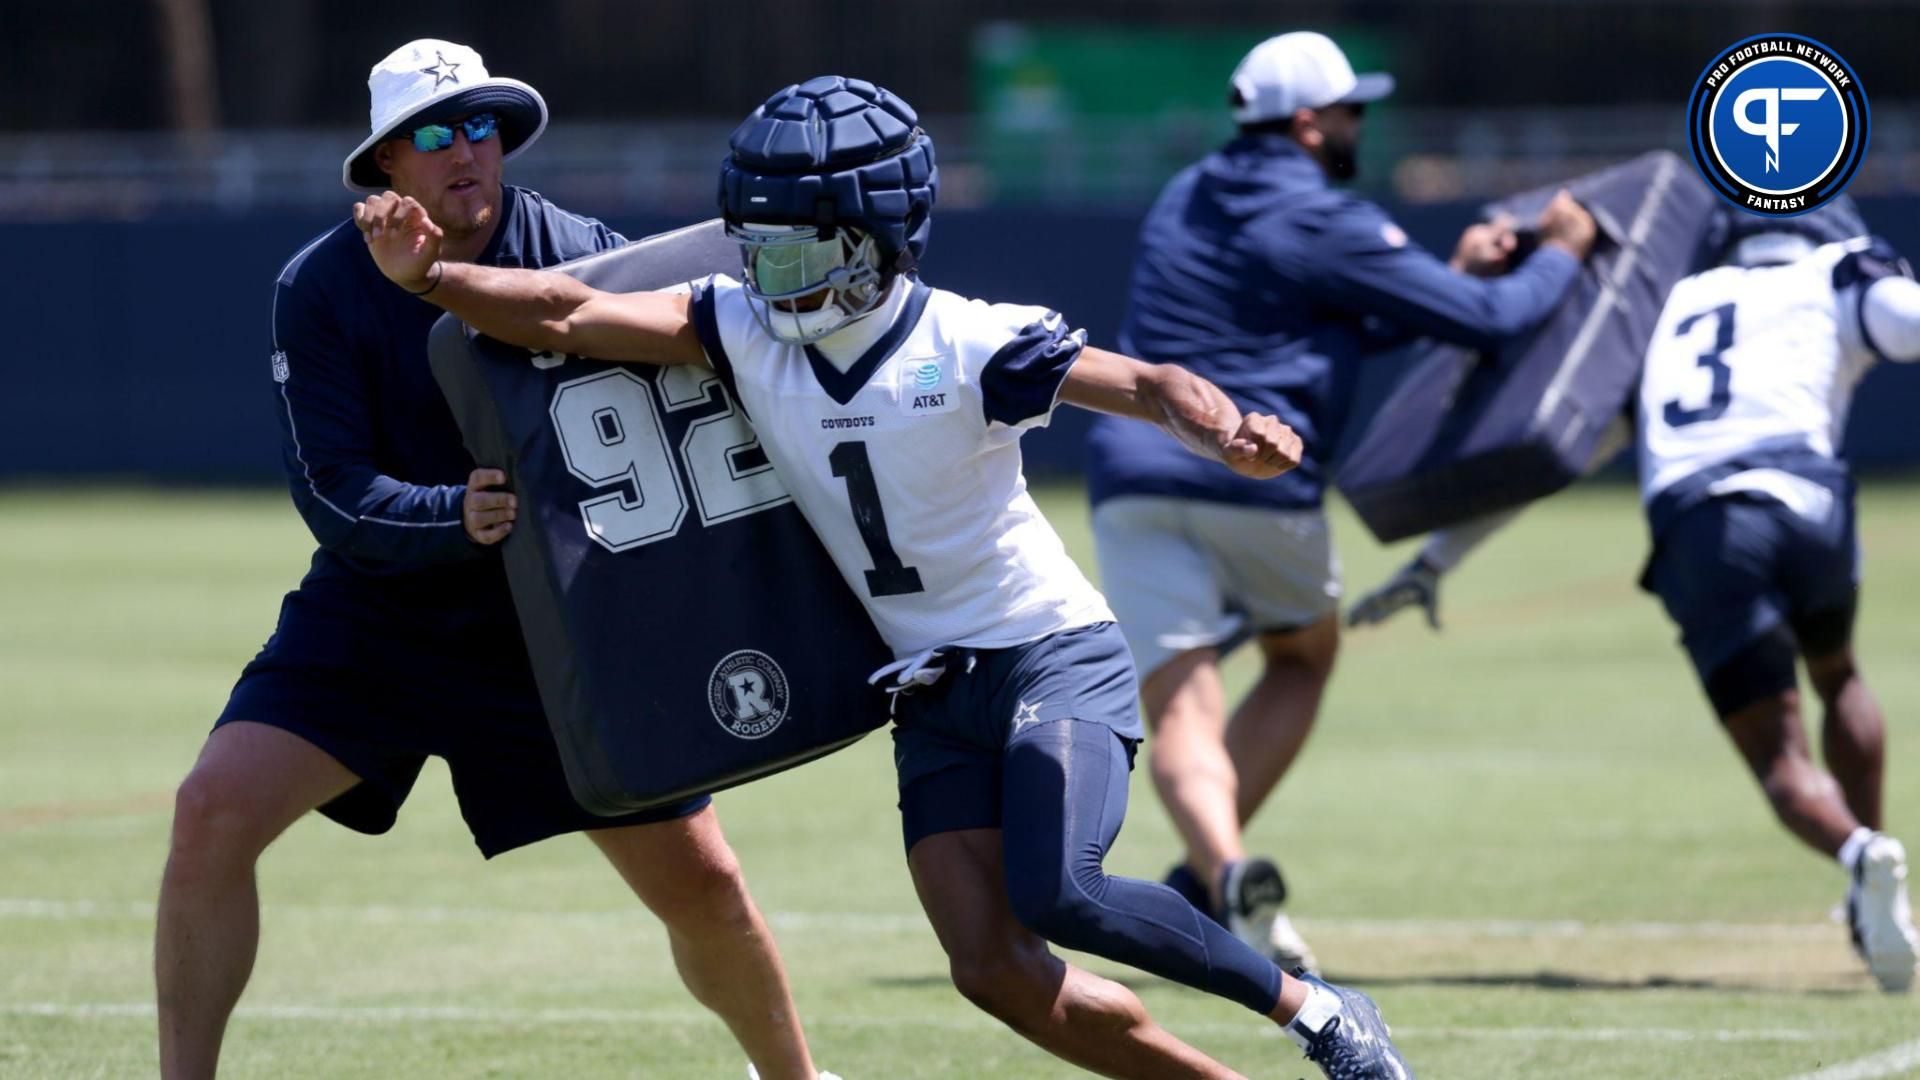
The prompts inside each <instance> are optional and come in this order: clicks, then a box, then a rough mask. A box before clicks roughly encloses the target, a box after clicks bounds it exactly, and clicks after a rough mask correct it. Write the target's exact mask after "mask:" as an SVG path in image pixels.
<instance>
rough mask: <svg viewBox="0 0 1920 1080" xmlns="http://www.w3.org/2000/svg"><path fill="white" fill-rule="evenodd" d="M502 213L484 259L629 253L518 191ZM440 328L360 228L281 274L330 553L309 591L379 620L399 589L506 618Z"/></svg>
mask: <svg viewBox="0 0 1920 1080" xmlns="http://www.w3.org/2000/svg"><path fill="white" fill-rule="evenodd" d="M501 204H502V205H501V220H500V223H499V225H498V227H497V228H496V229H495V231H494V234H493V238H492V240H491V241H490V242H489V243H488V245H487V247H486V248H485V250H483V251H482V252H481V254H480V256H479V258H477V259H476V260H475V261H476V262H479V263H482V264H487V265H494V266H525V267H544V266H552V265H554V264H556V263H560V262H565V261H567V260H569V259H574V258H579V257H581V256H585V255H590V254H592V253H594V252H597V251H603V250H606V249H608V248H612V247H616V246H618V245H619V244H621V243H623V242H624V241H623V240H622V238H621V237H620V236H619V234H617V233H615V232H613V231H612V230H610V229H608V228H607V227H606V226H604V225H602V224H600V223H599V222H597V221H590V220H587V219H584V218H579V217H575V216H574V215H572V214H569V213H567V212H566V211H564V210H561V209H559V208H558V207H556V206H554V205H553V204H551V203H549V202H547V201H546V200H545V199H544V198H542V197H541V196H539V195H538V194H535V193H534V192H531V191H527V190H525V189H523V188H515V187H507V188H505V189H504V192H503V198H502V200H501ZM440 315H441V311H440V309H439V308H437V307H434V306H433V305H432V304H429V303H427V302H426V301H424V300H421V299H418V298H416V297H412V296H408V295H407V294H406V293H405V292H402V291H401V290H399V289H397V288H395V287H394V286H393V283H392V282H390V281H388V280H387V279H386V278H384V277H381V276H380V271H379V270H378V269H377V268H375V266H374V264H373V260H372V258H370V257H369V256H368V254H367V250H366V244H365V242H364V241H363V240H362V239H361V236H360V230H359V229H357V228H355V227H354V225H353V223H352V222H350V221H349V222H345V223H343V224H341V225H340V226H338V227H336V228H334V229H333V230H331V231H329V232H327V233H326V234H325V235H323V236H321V237H320V238H319V239H317V240H315V241H314V242H313V243H312V244H310V245H308V246H307V247H306V248H305V249H304V250H302V251H301V252H300V253H299V254H297V255H295V256H294V258H293V260H292V261H291V262H289V263H288V264H287V267H286V269H285V270H283V271H282V272H281V274H280V279H279V281H278V282H277V283H276V284H275V286H274V300H273V347H274V352H273V377H274V380H275V390H276V393H277V401H276V405H277V406H278V408H277V410H276V411H277V412H278V414H279V417H280V426H281V435H282V456H283V459H284V463H285V465H286V469H287V479H288V483H289V484H290V485H291V487H292V490H293V501H294V503H295V505H296V506H298V507H299V510H300V514H301V516H302V517H303V518H304V519H305V520H306V522H307V527H308V528H309V529H311V530H312V531H313V535H314V537H315V538H316V539H318V540H319V541H320V549H319V550H318V551H316V552H315V553H314V557H313V567H312V570H311V571H310V572H309V573H308V575H307V578H306V581H305V582H303V583H302V588H303V589H314V588H318V589H321V590H324V591H327V592H330V593H333V594H336V595H338V594H347V595H343V596H342V598H343V599H346V598H349V596H350V598H351V599H353V600H356V601H362V602H365V603H367V604H372V605H378V606H381V607H390V606H392V605H391V603H390V601H391V599H392V598H393V596H394V591H395V590H396V589H398V590H399V591H400V592H401V593H402V594H405V595H404V599H405V600H407V601H416V600H426V599H437V600H439V601H441V602H442V604H443V605H444V606H443V607H438V609H439V610H449V609H452V610H457V609H460V608H462V607H470V606H472V605H474V604H476V603H478V604H482V605H485V606H487V607H488V608H489V609H497V610H498V612H501V613H505V612H506V611H507V610H508V608H507V592H506V587H505V583H504V579H502V578H501V571H500V569H499V566H498V560H497V559H493V558H486V559H482V556H483V555H484V554H486V552H487V550H488V549H486V548H484V547H481V546H480V545H478V544H476V543H474V542H473V541H472V540H471V539H469V538H468V536H467V533H466V530H465V529H464V528H463V527H462V524H461V517H460V510H461V499H462V497H463V496H464V495H465V494H466V480H467V474H468V472H469V471H470V470H471V469H472V468H473V461H472V460H471V459H470V458H469V457H468V456H467V454H466V452H465V450H464V449H462V444H461V437H460V430H459V428H458V427H457V426H456V425H455V424H454V421H453V414H452V413H451V412H450V411H449V410H448V408H447V404H446V401H445V399H444V398H442V397H441V394H440V389H439V387H438V386H437V385H436V384H435V383H434V380H433V375H432V372H431V371H430V370H429V368H428V366H427V356H426V351H427V350H426V343H427V332H428V330H429V329H431V327H432V326H433V322H434V320H435V319H437V318H439V316H440ZM457 564H466V565H457ZM483 578H484V579H485V580H484V582H482V581H481V579H483ZM409 579H410V580H409ZM476 586H477V587H476ZM415 590H424V591H425V592H427V593H430V594H438V595H437V596H422V595H417V594H415ZM408 606H410V607H415V608H416V609H417V605H414V604H411V603H409V604H408ZM449 613H451V610H449Z"/></svg>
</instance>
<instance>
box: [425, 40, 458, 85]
mask: <svg viewBox="0 0 1920 1080" xmlns="http://www.w3.org/2000/svg"><path fill="white" fill-rule="evenodd" d="M433 59H434V64H433V66H432V67H423V68H421V69H420V74H422V75H431V76H433V88H434V89H435V90H438V89H440V84H441V83H452V84H454V85H455V86H458V85H460V76H459V75H458V74H457V73H458V72H459V70H460V65H459V64H450V63H448V62H447V58H446V57H444V56H441V55H440V52H439V50H437V49H436V50H434V54H433Z"/></svg>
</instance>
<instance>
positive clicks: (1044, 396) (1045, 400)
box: [980, 311, 1087, 427]
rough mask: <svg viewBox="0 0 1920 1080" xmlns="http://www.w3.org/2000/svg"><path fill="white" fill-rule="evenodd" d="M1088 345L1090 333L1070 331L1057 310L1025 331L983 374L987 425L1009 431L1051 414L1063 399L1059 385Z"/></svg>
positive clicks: (981, 384)
mask: <svg viewBox="0 0 1920 1080" xmlns="http://www.w3.org/2000/svg"><path fill="white" fill-rule="evenodd" d="M1086 345H1087V332H1086V331H1085V330H1069V329H1067V322H1066V320H1065V319H1064V318H1062V317H1061V315H1060V313H1059V312H1057V311H1049V312H1047V314H1046V317H1045V318H1043V319H1040V320H1039V321H1037V322H1031V323H1028V324H1027V325H1026V326H1024V327H1022V328H1021V330H1020V332H1019V333H1018V334H1016V335H1014V338H1013V340H1012V341H1009V342H1007V343H1006V344H1005V345H1002V346H1000V351H999V352H996V353H994V354H993V357H992V358H991V359H989V360H988V361H987V366H986V367H985V368H984V369H983V370H982V371H981V372H980V402H981V407H982V408H983V409H984V410H985V412H986V418H987V422H988V423H993V422H994V421H996V420H997V421H999V422H1000V423H1002V424H1006V425H1008V426H1009V427H1011V426H1013V425H1015V424H1019V423H1022V422H1024V421H1027V420H1031V419H1033V418H1034V417H1036V416H1045V415H1046V414H1047V413H1049V412H1052V411H1053V405H1054V402H1056V401H1058V400H1059V398H1060V384H1061V383H1062V382H1064V381H1066V378H1067V371H1068V369H1070V368H1072V367H1073V363H1074V361H1076V360H1078V359H1080V351H1081V350H1082V349H1084V348H1086Z"/></svg>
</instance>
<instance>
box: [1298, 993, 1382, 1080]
mask: <svg viewBox="0 0 1920 1080" xmlns="http://www.w3.org/2000/svg"><path fill="white" fill-rule="evenodd" d="M1293 977H1294V978H1296V979H1299V980H1300V981H1302V982H1304V983H1306V984H1307V985H1308V986H1311V987H1317V988H1319V989H1321V990H1324V991H1326V992H1328V993H1330V994H1332V995H1333V996H1334V997H1335V998H1338V999H1339V1002H1340V1005H1339V1008H1337V1009H1333V1010H1331V1011H1326V1014H1325V1015H1319V1016H1307V1015H1305V1013H1306V1010H1302V1015H1300V1016H1297V1017H1295V1018H1294V1019H1293V1022H1292V1023H1289V1024H1288V1025H1287V1033H1288V1035H1290V1036H1291V1037H1292V1038H1293V1041H1294V1042H1295V1043H1296V1044H1298V1045H1299V1046H1300V1048H1301V1049H1302V1050H1305V1051H1306V1054H1307V1060H1308V1061H1311V1062H1313V1063H1314V1064H1315V1065H1318V1066H1320V1071H1321V1072H1323V1073H1325V1074H1326V1076H1327V1080H1413V1070H1412V1069H1410V1068H1408V1067H1407V1062H1406V1060H1405V1059H1404V1058H1402V1057H1401V1056H1400V1051H1398V1050H1396V1049H1394V1045H1393V1039H1392V1033H1391V1032H1390V1031H1389V1030H1388V1028H1387V1022H1386V1021H1385V1020H1382V1019H1381V1018H1380V1009H1379V1007H1378V1006H1376V1005H1375V1004H1374V1003H1373V999H1372V998H1370V997H1368V996H1367V995H1365V994H1363V993H1361V992H1360V991H1358V990H1349V989H1347V988H1346V987H1344V986H1335V985H1333V984H1332V983H1330V982H1327V981H1326V980H1325V979H1322V978H1320V977H1319V976H1317V975H1309V974H1307V973H1306V972H1304V971H1296V972H1294V974H1293ZM1323 1000H1324V999H1323Z"/></svg>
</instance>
